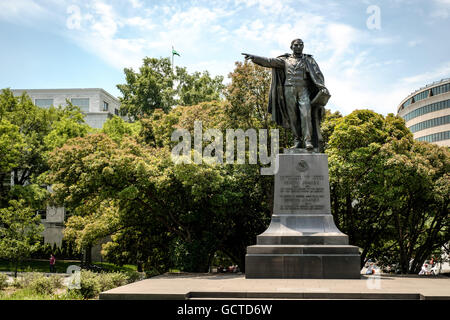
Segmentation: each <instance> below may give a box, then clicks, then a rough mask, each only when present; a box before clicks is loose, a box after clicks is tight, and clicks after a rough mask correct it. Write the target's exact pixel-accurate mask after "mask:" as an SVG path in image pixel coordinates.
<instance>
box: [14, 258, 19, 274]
mask: <svg viewBox="0 0 450 320" xmlns="http://www.w3.org/2000/svg"><path fill="white" fill-rule="evenodd" d="M15 262H16V263H15V268H14V278H17V269H18V268H19V260H16V261H15Z"/></svg>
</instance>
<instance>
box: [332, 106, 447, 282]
mask: <svg viewBox="0 0 450 320" xmlns="http://www.w3.org/2000/svg"><path fill="white" fill-rule="evenodd" d="M324 126H326V127H327V128H328V129H330V130H329V131H330V134H329V142H328V148H327V150H326V152H327V154H328V155H329V166H330V187H331V204H332V212H333V215H334V218H335V221H336V223H337V225H338V227H339V228H340V229H341V230H342V231H343V232H344V233H346V234H348V236H349V240H350V242H351V243H353V244H356V245H358V246H359V247H361V248H362V249H363V251H362V254H361V263H362V264H363V263H364V262H365V260H367V259H368V258H369V257H370V258H376V259H378V260H380V262H381V263H385V264H392V263H394V262H395V263H397V262H400V265H401V268H402V272H404V273H407V272H411V271H414V272H415V271H417V267H418V266H419V265H420V266H421V263H422V262H423V260H424V259H426V256H427V255H429V254H430V253H431V252H432V251H433V250H435V249H437V248H438V247H439V246H442V244H444V243H445V242H446V241H447V242H448V241H449V240H450V239H449V237H448V223H447V222H446V220H445V215H443V214H442V212H448V196H447V197H445V196H443V193H442V192H437V191H435V190H444V192H445V188H448V186H446V185H445V183H444V181H446V179H445V172H446V171H445V170H447V172H448V152H447V153H446V152H445V151H446V150H445V148H439V147H437V146H433V145H430V144H426V143H425V144H421V143H419V142H416V141H414V140H413V138H412V134H411V133H410V131H409V130H408V129H407V128H406V127H405V123H404V120H403V119H401V118H399V117H395V116H393V115H388V116H386V117H383V116H382V115H379V114H376V113H374V112H372V111H369V110H357V111H354V112H352V113H351V114H350V115H348V116H346V117H333V118H328V120H326V121H325V123H324ZM420 146H422V147H420ZM424 146H427V147H426V148H424ZM430 158H431V159H434V160H433V161H431V159H430ZM447 180H448V179H447ZM437 185H439V187H437ZM437 195H440V196H439V197H438V196H437ZM424 257H425V258H424ZM412 258H414V259H416V260H415V261H414V263H413V265H412V266H411V268H410V267H409V261H410V260H411V259H412Z"/></svg>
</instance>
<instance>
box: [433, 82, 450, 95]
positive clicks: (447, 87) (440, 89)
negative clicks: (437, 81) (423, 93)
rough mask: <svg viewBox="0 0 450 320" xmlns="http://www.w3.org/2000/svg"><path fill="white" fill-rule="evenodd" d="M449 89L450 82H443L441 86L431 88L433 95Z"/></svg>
mask: <svg viewBox="0 0 450 320" xmlns="http://www.w3.org/2000/svg"><path fill="white" fill-rule="evenodd" d="M448 91H450V83H447V84H443V85H441V86H437V87H434V88H432V89H431V92H432V94H433V96H435V95H437V94H441V93H446V92H448Z"/></svg>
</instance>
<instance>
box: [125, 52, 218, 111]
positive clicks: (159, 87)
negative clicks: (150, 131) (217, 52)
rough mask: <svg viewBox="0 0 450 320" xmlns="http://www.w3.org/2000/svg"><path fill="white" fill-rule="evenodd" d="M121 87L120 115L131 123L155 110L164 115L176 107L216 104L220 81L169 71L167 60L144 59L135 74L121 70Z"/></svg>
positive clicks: (168, 61)
mask: <svg viewBox="0 0 450 320" xmlns="http://www.w3.org/2000/svg"><path fill="white" fill-rule="evenodd" d="M124 72H125V81H126V83H125V84H118V85H117V88H118V89H119V90H120V91H121V93H122V95H123V97H122V98H120V101H121V107H120V108H121V113H122V114H126V115H128V117H129V118H130V119H132V120H136V119H140V118H143V117H145V116H146V115H147V116H149V115H151V114H152V113H153V112H154V111H155V110H156V109H161V110H163V111H164V112H166V113H167V112H168V111H169V110H170V109H171V108H172V107H174V106H176V105H185V106H189V105H195V104H199V103H200V102H207V101H213V100H220V99H221V94H222V90H223V88H224V85H223V84H222V81H223V77H221V76H216V77H214V78H212V77H211V76H210V75H209V73H208V71H204V72H202V73H200V72H194V73H193V74H189V73H188V72H187V70H186V68H180V67H177V68H176V72H174V71H173V69H172V65H171V62H170V59H169V58H160V59H156V58H148V57H146V58H144V59H143V65H142V66H141V67H140V68H139V72H135V71H134V70H133V69H128V68H126V69H124Z"/></svg>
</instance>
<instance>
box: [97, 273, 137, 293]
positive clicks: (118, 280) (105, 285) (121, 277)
mask: <svg viewBox="0 0 450 320" xmlns="http://www.w3.org/2000/svg"><path fill="white" fill-rule="evenodd" d="M98 279H99V284H100V292H102V291H107V290H111V289H114V288H117V287H120V286H124V285H126V284H127V283H129V280H128V279H129V278H128V276H127V275H126V274H125V273H121V272H110V273H100V274H99V275H98Z"/></svg>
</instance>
